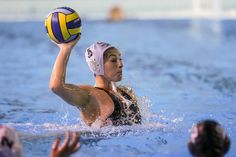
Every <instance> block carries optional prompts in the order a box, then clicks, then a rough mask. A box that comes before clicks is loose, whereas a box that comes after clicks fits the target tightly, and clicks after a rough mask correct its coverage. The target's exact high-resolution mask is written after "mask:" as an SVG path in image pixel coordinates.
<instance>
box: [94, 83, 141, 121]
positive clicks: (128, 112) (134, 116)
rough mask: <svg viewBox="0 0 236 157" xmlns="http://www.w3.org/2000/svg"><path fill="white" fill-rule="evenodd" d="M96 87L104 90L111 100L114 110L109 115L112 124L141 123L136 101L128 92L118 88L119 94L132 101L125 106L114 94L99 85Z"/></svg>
mask: <svg viewBox="0 0 236 157" xmlns="http://www.w3.org/2000/svg"><path fill="white" fill-rule="evenodd" d="M96 88H97V89H101V90H103V91H105V92H106V93H107V94H108V95H109V96H110V97H111V99H112V100H113V103H114V105H115V106H114V107H115V108H114V112H113V113H112V114H111V115H110V117H109V118H110V119H111V121H112V123H113V125H115V126H118V125H132V124H141V114H140V111H139V108H138V105H137V101H134V100H133V99H132V97H131V96H130V95H129V94H128V93H126V92H125V91H123V90H120V91H121V95H122V96H123V97H124V98H125V99H127V100H129V101H131V102H132V103H131V104H130V105H129V107H127V105H126V104H125V103H124V102H122V101H121V100H120V99H119V98H118V97H117V96H115V95H114V94H112V93H111V92H109V91H107V90H105V89H103V88H99V87H96Z"/></svg>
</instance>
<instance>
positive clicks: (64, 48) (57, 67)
mask: <svg viewBox="0 0 236 157" xmlns="http://www.w3.org/2000/svg"><path fill="white" fill-rule="evenodd" d="M78 40H79V38H78V39H77V40H75V41H72V42H70V43H67V44H58V46H59V48H60V52H59V54H58V56H57V58H56V61H55V64H54V67H53V70H52V74H51V78H50V84H49V88H50V89H51V90H52V91H53V92H54V93H56V94H57V95H58V96H60V97H61V98H62V99H63V100H65V101H66V102H68V103H69V104H71V105H76V106H78V107H81V105H84V104H87V103H88V99H89V93H88V91H86V90H84V89H82V88H80V87H79V86H76V85H73V84H67V83H65V77H66V66H67V63H68V60H69V57H70V54H71V51H72V49H73V47H74V45H75V44H76V43H77V41H78Z"/></svg>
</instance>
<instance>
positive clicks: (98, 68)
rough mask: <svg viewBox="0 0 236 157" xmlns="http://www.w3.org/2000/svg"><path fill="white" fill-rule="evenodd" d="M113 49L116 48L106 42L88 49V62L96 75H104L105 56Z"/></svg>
mask: <svg viewBox="0 0 236 157" xmlns="http://www.w3.org/2000/svg"><path fill="white" fill-rule="evenodd" d="M111 47H114V46H111V45H110V44H108V43H104V42H97V43H95V44H92V45H91V46H89V47H88V48H87V49H86V52H85V59H86V62H87V63H88V66H89V68H90V70H91V71H92V72H93V73H94V74H95V75H104V65H103V54H104V52H105V51H106V50H107V49H109V48H111Z"/></svg>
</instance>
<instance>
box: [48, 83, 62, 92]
mask: <svg viewBox="0 0 236 157" xmlns="http://www.w3.org/2000/svg"><path fill="white" fill-rule="evenodd" d="M49 89H50V90H51V91H52V92H53V93H55V94H57V95H59V94H60V93H61V90H62V85H60V84H58V83H50V84H49Z"/></svg>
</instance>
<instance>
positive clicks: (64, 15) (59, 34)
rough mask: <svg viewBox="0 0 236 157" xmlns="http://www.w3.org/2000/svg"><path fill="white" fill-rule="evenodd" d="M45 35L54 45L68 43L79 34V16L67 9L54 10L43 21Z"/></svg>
mask: <svg viewBox="0 0 236 157" xmlns="http://www.w3.org/2000/svg"><path fill="white" fill-rule="evenodd" d="M45 27H46V31H47V34H48V36H49V38H50V39H51V40H53V41H54V42H56V43H68V42H70V41H73V40H75V39H76V38H77V37H78V36H79V34H80V33H81V32H80V31H81V19H80V17H79V14H78V13H77V12H76V11H75V10H73V9H71V8H69V7H60V8H56V9H54V10H53V11H52V12H51V13H49V15H48V16H47V18H46V19H45Z"/></svg>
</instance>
